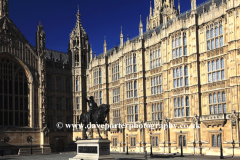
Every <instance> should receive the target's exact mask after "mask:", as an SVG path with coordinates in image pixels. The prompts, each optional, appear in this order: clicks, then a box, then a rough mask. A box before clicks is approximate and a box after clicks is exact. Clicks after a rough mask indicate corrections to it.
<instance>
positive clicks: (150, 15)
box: [149, 1, 152, 17]
mask: <svg viewBox="0 0 240 160" xmlns="http://www.w3.org/2000/svg"><path fill="white" fill-rule="evenodd" d="M149 17H152V5H151V1H150V14H149Z"/></svg>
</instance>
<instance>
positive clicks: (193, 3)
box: [191, 0, 197, 14]
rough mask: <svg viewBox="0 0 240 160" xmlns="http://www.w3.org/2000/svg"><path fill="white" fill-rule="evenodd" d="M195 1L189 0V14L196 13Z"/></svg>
mask: <svg viewBox="0 0 240 160" xmlns="http://www.w3.org/2000/svg"><path fill="white" fill-rule="evenodd" d="M196 8H197V7H196V0H191V10H192V12H191V14H196V13H197V9H196Z"/></svg>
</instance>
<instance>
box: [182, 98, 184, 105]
mask: <svg viewBox="0 0 240 160" xmlns="http://www.w3.org/2000/svg"><path fill="white" fill-rule="evenodd" d="M182 107H184V98H183V97H182Z"/></svg>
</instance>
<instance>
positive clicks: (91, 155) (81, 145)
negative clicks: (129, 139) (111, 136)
mask: <svg viewBox="0 0 240 160" xmlns="http://www.w3.org/2000/svg"><path fill="white" fill-rule="evenodd" d="M76 143H77V155H76V156H75V157H73V158H69V160H105V159H106V160H110V159H114V158H113V157H111V156H110V143H111V141H109V140H108V139H88V140H78V141H77V142H76Z"/></svg>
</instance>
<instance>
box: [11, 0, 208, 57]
mask: <svg viewBox="0 0 240 160" xmlns="http://www.w3.org/2000/svg"><path fill="white" fill-rule="evenodd" d="M205 1H206V0H197V5H198V4H200V3H202V2H205ZM153 2H154V0H152V7H153ZM177 4H178V1H177V0H175V6H176V7H177ZM78 5H79V12H80V14H81V22H82V25H83V27H84V29H85V31H86V32H87V34H88V37H89V43H91V44H92V49H93V52H96V53H97V55H98V54H100V53H102V52H103V42H104V36H106V40H107V45H108V49H110V48H112V47H114V45H118V44H119V41H120V40H119V36H120V32H121V26H122V27H123V35H124V41H126V39H127V35H129V37H130V39H131V38H133V37H135V36H137V35H138V34H139V29H138V26H139V21H140V15H142V22H143V27H144V28H143V29H144V32H145V30H146V18H147V16H148V15H149V7H150V0H10V1H9V14H10V18H11V19H12V20H13V22H14V23H15V24H16V25H17V27H18V28H19V29H20V31H21V32H22V33H23V35H24V36H25V37H26V38H27V40H28V41H29V42H30V43H31V44H32V45H33V46H35V43H36V42H35V33H36V30H37V26H38V24H39V20H41V22H42V25H43V27H44V30H45V32H46V48H47V49H52V50H57V51H61V52H67V47H68V41H69V34H70V33H71V30H72V29H73V28H74V26H75V24H76V13H77V10H78V7H77V6H78ZM180 5H181V13H182V12H184V11H186V10H189V9H190V8H191V3H190V0H180Z"/></svg>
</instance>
